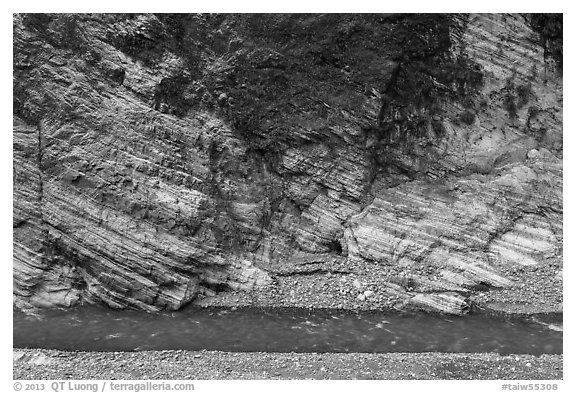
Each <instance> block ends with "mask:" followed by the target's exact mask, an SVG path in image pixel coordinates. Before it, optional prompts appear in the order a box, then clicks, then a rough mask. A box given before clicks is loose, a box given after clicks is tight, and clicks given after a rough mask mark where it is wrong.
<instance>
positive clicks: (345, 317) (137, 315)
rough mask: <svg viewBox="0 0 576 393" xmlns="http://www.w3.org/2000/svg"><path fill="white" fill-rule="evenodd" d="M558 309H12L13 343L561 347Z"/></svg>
mask: <svg viewBox="0 0 576 393" xmlns="http://www.w3.org/2000/svg"><path fill="white" fill-rule="evenodd" d="M561 329H562V315H561V314H558V315H552V316H550V315H548V316H546V317H530V318H525V317H524V318H522V317H514V318H511V317H507V318H504V317H496V316H489V315H481V314H477V315H474V314H472V315H466V316H464V317H451V316H438V315H432V314H425V313H390V312H345V311H334V310H330V311H325V310H314V311H309V310H306V309H269V310H262V309H246V308H241V309H238V310H235V311H232V310H223V309H198V308H192V309H191V308H189V309H186V310H184V311H179V312H176V313H165V314H149V313H145V312H138V311H114V310H109V309H104V308H100V307H93V306H90V307H88V306H85V307H79V308H73V309H69V310H46V311H43V312H42V314H41V315H39V316H29V315H25V314H23V313H20V312H14V343H13V344H14V347H15V348H49V349H61V350H78V351H145V350H164V349H185V350H202V349H206V350H219V351H233V352H254V351H263V352H497V353H500V354H511V353H517V354H536V355H538V354H544V353H547V354H561V353H562V330H561Z"/></svg>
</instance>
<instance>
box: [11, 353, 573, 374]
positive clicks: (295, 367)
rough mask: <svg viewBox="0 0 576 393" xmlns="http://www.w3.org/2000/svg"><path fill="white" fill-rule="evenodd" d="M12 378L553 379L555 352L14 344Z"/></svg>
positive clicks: (558, 358)
mask: <svg viewBox="0 0 576 393" xmlns="http://www.w3.org/2000/svg"><path fill="white" fill-rule="evenodd" d="M13 353H14V363H13V376H14V379H15V380H30V379H32V380H66V379H79V380H84V379H100V380H262V379H278V380H286V379H318V380H324V379H326V380H333V379H377V380H422V379H423V380H428V379H439V380H560V379H562V375H563V374H562V373H563V356H562V355H541V356H532V355H509V356H501V355H498V354H493V353H469V354H468V353H465V354H462V353H457V354H449V353H378V354H374V353H370V354H368V353H259V352H246V353H234V352H218V351H199V352H198V351H150V352H64V351H56V350H41V349H14V351H13Z"/></svg>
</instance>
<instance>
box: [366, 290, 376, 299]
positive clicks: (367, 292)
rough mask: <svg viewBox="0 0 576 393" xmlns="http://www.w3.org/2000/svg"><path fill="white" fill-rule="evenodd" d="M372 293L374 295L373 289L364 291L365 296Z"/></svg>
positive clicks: (367, 296)
mask: <svg viewBox="0 0 576 393" xmlns="http://www.w3.org/2000/svg"><path fill="white" fill-rule="evenodd" d="M372 295H374V292H373V291H364V296H366V298H369V297H370V296H372Z"/></svg>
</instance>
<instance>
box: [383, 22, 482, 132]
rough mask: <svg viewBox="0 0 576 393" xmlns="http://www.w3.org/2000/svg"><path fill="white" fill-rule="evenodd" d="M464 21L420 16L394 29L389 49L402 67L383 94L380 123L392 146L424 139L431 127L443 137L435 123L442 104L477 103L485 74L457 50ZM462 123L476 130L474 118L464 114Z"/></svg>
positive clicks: (472, 115)
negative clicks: (472, 126) (473, 126)
mask: <svg viewBox="0 0 576 393" xmlns="http://www.w3.org/2000/svg"><path fill="white" fill-rule="evenodd" d="M463 20H464V18H460V17H459V16H458V15H446V14H416V15H406V16H405V17H403V18H402V19H401V20H399V21H398V23H396V25H395V26H394V27H393V33H392V34H391V35H390V41H389V42H387V46H388V47H389V48H390V50H391V51H392V56H393V58H394V60H395V62H396V64H397V66H396V68H395V69H394V71H393V73H392V77H391V78H390V80H389V81H388V83H387V85H386V87H385V89H384V92H383V100H382V101H383V102H382V107H381V110H380V115H379V119H378V126H379V128H380V130H381V133H382V136H383V137H385V138H386V139H387V140H388V141H394V140H400V141H402V140H406V139H409V138H411V137H423V136H425V135H426V134H427V131H428V129H429V127H430V126H432V129H433V130H434V131H435V132H436V134H438V133H439V132H441V131H442V129H441V128H440V127H439V124H438V120H436V121H435V122H433V121H432V120H433V119H434V117H436V118H438V117H440V118H441V116H442V106H443V103H445V102H447V101H454V100H461V101H464V100H466V101H468V102H472V99H473V98H474V97H475V96H476V95H477V94H478V91H479V89H480V87H481V86H482V82H483V74H482V69H481V67H480V66H479V65H478V64H476V63H474V62H473V61H472V60H470V59H469V58H468V57H467V56H466V55H465V53H464V52H463V51H458V50H456V48H455V45H456V44H457V42H454V40H455V39H457V37H459V36H460V35H461V34H462V33H463V30H464V28H465V22H464V21H463ZM468 106H472V105H468ZM461 120H462V121H464V122H465V123H466V124H471V123H472V122H473V120H474V113H473V112H472V111H466V112H464V114H463V116H462V118H461ZM434 123H436V124H434Z"/></svg>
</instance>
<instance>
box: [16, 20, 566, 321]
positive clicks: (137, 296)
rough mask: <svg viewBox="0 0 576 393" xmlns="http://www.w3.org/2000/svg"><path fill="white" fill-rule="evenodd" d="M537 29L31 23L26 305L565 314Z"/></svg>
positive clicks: (517, 23)
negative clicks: (481, 310)
mask: <svg viewBox="0 0 576 393" xmlns="http://www.w3.org/2000/svg"><path fill="white" fill-rule="evenodd" d="M422 26H424V30H422V31H420V30H419V29H422V28H423V27H422ZM531 26H532V25H531V23H530V16H524V15H509V14H506V15H493V14H490V15H449V16H441V15H439V16H415V15H169V14H161V15H39V14H35V15H16V16H14V58H13V61H14V79H15V81H14V111H15V114H14V129H13V140H14V148H13V149H14V184H13V187H14V206H13V209H14V223H13V226H14V301H15V304H16V306H18V307H19V308H23V309H27V308H34V307H54V306H65V307H68V306H72V305H75V304H79V303H82V302H89V303H104V304H106V305H108V306H110V307H114V308H138V309H145V310H150V311H154V310H162V309H169V310H177V309H179V308H181V307H182V306H184V305H186V304H189V303H197V304H226V305H230V304H242V303H243V302H247V303H250V304H260V305H293V306H314V307H346V308H351V307H362V308H380V307H395V308H400V309H405V308H416V309H426V310H433V311H440V312H446V313H452V314H461V313H465V312H467V310H469V308H470V305H471V304H472V303H473V304H476V305H478V306H479V307H482V308H490V309H503V310H507V311H524V312H526V311H527V312H531V311H558V310H561V307H562V298H561V295H562V289H561V288H562V78H561V74H560V72H559V71H557V69H556V64H555V62H554V60H553V59H551V58H550V57H548V56H546V57H545V50H544V48H543V47H542V46H540V42H541V39H540V38H541V37H539V32H537V31H534V30H533V28H532V27H531ZM410 48H414V49H413V50H412V49H410ZM445 70H448V71H446V72H444V71H445ZM450 70H454V71H453V72H452V71H450ZM411 81H417V83H412V82H411ZM411 89H412V90H411Z"/></svg>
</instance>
